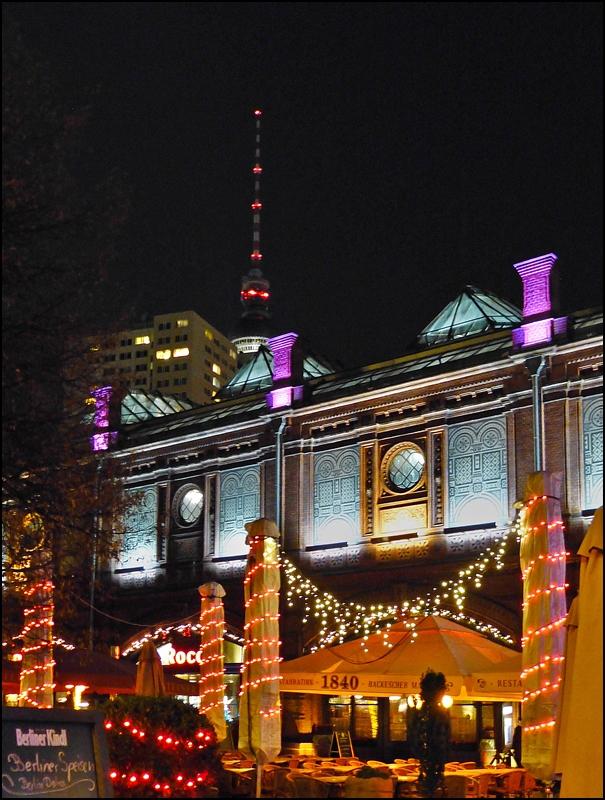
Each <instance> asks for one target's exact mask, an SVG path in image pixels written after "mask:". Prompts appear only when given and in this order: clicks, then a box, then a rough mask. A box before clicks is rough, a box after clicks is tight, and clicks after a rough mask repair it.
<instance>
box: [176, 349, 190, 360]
mask: <svg viewBox="0 0 605 800" xmlns="http://www.w3.org/2000/svg"><path fill="white" fill-rule="evenodd" d="M173 355H174V357H175V358H184V357H185V356H188V355H189V348H188V347H177V348H175V351H174V353H173Z"/></svg>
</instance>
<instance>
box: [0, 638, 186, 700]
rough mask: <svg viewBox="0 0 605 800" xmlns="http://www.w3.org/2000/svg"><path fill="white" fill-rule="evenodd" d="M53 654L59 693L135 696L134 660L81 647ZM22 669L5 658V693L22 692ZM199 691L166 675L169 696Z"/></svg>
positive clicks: (3, 687) (56, 649) (3, 685)
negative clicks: (79, 688)
mask: <svg viewBox="0 0 605 800" xmlns="http://www.w3.org/2000/svg"><path fill="white" fill-rule="evenodd" d="M53 655H54V658H55V661H56V662H57V665H56V667H55V670H54V681H55V684H56V686H55V691H57V692H63V691H65V690H66V688H67V687H73V686H86V687H87V688H86V690H85V692H87V693H92V692H95V693H96V694H134V690H135V683H136V675H137V668H136V665H135V664H133V663H131V662H130V661H126V660H125V659H116V658H112V657H111V656H108V655H105V654H104V653H98V652H91V651H90V650H83V649H81V648H77V647H76V648H74V649H73V650H67V649H66V648H63V647H55V648H54V651H53ZM20 666H21V665H20V663H19V662H18V661H8V660H4V659H3V661H2V691H3V693H5V694H9V693H13V694H16V693H18V692H19V671H20ZM198 692H199V687H198V684H197V683H188V682H187V681H183V680H180V679H179V678H175V677H169V676H166V693H167V694H175V695H183V696H192V695H193V696H195V695H197V694H198Z"/></svg>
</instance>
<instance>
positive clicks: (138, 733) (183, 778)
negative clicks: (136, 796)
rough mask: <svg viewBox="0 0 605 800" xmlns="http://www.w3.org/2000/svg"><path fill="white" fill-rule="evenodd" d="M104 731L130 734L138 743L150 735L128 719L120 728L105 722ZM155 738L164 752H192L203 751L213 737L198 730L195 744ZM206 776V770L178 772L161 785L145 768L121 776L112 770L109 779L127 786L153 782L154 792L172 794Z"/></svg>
mask: <svg viewBox="0 0 605 800" xmlns="http://www.w3.org/2000/svg"><path fill="white" fill-rule="evenodd" d="M105 729H106V730H108V731H109V730H112V729H113V730H114V731H115V732H116V733H117V734H118V735H119V736H121V735H123V734H130V735H131V736H132V737H133V738H134V739H138V740H139V741H140V740H142V739H144V738H145V737H146V736H147V735H148V734H149V733H150V731H145V730H142V729H141V728H139V727H135V726H134V725H133V723H132V721H131V720H129V719H125V720H122V723H121V726H120V724H118V726H117V727H116V725H115V724H114V723H113V722H112V721H111V720H106V721H105ZM155 738H156V741H157V742H159V743H160V746H161V747H163V748H164V749H165V750H175V751H176V750H179V749H180V748H183V747H184V748H186V749H187V750H188V751H192V750H194V749H197V750H204V749H205V748H207V747H209V746H210V745H211V744H213V742H214V738H215V737H214V735H213V733H212V732H210V731H207V730H204V729H200V730H198V731H196V733H195V737H194V738H195V739H196V740H197V743H196V742H194V741H192V740H191V739H184V740H183V739H179V738H178V737H175V736H172V735H171V734H164V733H159V734H157V735H156V737H155ZM208 774H209V773H208V772H207V771H206V770H204V771H196V772H195V774H190V775H186V774H182V773H180V772H179V773H177V774H176V775H175V776H174V777H173V779H172V781H173V782H172V783H168V782H166V783H163V784H162V783H161V782H160V780H159V778H154V775H153V770H149V769H148V768H145V769H144V770H143V771H142V772H137V771H132V770H129V771H128V773H121V774H120V773H119V772H118V771H117V770H115V769H112V770H111V771H110V773H109V777H110V778H111V780H112V781H113V782H114V783H116V782H120V781H124V782H125V784H126V785H127V786H135V785H137V784H138V783H139V782H145V783H147V782H151V781H155V783H154V784H153V788H154V789H155V790H156V791H162V792H164V793H172V792H173V791H174V790H176V789H178V790H179V791H182V789H183V783H184V784H185V785H186V786H187V788H188V789H192V788H193V787H195V786H196V784H200V783H204V782H205V781H206V779H207V778H208ZM162 780H165V778H162Z"/></svg>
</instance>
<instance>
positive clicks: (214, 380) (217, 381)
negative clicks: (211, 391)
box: [212, 378, 221, 389]
mask: <svg viewBox="0 0 605 800" xmlns="http://www.w3.org/2000/svg"><path fill="white" fill-rule="evenodd" d="M212 385H213V386H216V388H217V389H220V388H221V382H220V381H219V379H218V378H213V379H212Z"/></svg>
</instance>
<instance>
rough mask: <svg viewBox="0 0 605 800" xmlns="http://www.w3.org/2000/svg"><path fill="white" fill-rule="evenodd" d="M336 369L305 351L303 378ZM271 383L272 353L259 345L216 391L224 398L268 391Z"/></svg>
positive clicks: (220, 397)
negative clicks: (251, 356)
mask: <svg viewBox="0 0 605 800" xmlns="http://www.w3.org/2000/svg"><path fill="white" fill-rule="evenodd" d="M335 371H336V370H335V369H334V368H333V367H332V366H331V365H330V364H329V363H328V362H327V361H325V360H323V359H320V358H318V357H317V356H315V355H313V354H312V353H309V352H308V353H307V355H306V357H305V360H304V362H303V379H304V380H309V379H310V378H319V377H321V376H322V375H330V374H331V373H333V372H335ZM272 384H273V353H272V352H271V349H270V348H269V347H267V345H261V346H260V347H259V349H258V352H257V353H256V355H255V356H254V358H253V359H251V360H250V361H248V363H247V364H244V366H243V367H242V368H241V369H240V370H239V372H237V373H236V374H235V375H234V376H233V377H232V378H231V380H230V381H229V383H228V384H227V385H226V386H224V387H223V388H222V389H221V390H220V392H219V393H218V398H219V399H221V400H226V399H228V398H230V397H239V396H240V395H243V394H250V393H252V392H261V391H269V389H270V388H271V386H272Z"/></svg>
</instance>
